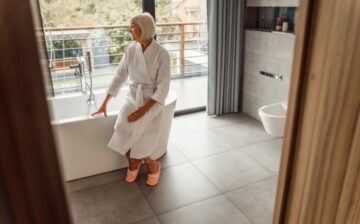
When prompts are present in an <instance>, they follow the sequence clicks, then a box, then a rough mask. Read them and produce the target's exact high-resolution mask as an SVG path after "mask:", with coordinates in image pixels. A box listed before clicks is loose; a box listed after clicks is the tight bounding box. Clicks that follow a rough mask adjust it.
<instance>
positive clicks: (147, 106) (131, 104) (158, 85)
mask: <svg viewBox="0 0 360 224" xmlns="http://www.w3.org/2000/svg"><path fill="white" fill-rule="evenodd" d="M131 35H132V38H133V40H134V41H135V43H134V44H132V45H131V46H129V47H127V49H126V50H125V54H124V56H123V57H122V59H121V61H120V63H119V65H118V67H117V69H116V75H115V77H114V79H113V81H112V83H111V85H110V86H109V88H108V90H107V96H106V98H105V99H104V102H103V103H102V105H101V107H100V108H99V110H98V111H97V112H95V113H93V114H92V115H96V114H104V116H105V117H106V116H107V114H106V105H107V104H108V102H109V100H110V99H111V98H112V97H115V96H116V95H117V94H118V92H119V90H120V88H121V87H122V86H123V84H124V83H125V82H126V80H127V79H128V77H129V79H130V82H129V93H128V96H127V99H126V102H125V104H124V105H123V106H122V108H121V109H120V112H119V114H118V118H117V120H116V123H115V127H114V133H113V135H112V137H111V139H110V142H109V144H108V147H109V148H111V149H113V150H115V151H117V152H119V153H121V154H122V155H125V156H126V157H127V160H128V162H129V168H128V170H127V176H126V179H125V180H126V181H127V182H129V183H131V182H134V181H135V180H136V177H137V175H138V172H139V169H140V166H141V163H142V161H143V160H144V162H145V165H146V167H147V170H148V178H147V181H146V184H147V185H150V186H155V185H157V184H158V183H159V178H160V162H159V161H155V160H153V159H151V158H150V155H151V154H152V152H153V151H154V150H155V147H156V145H157V142H158V139H159V132H158V128H159V125H160V112H161V110H162V109H163V107H164V103H165V98H166V96H167V94H168V92H169V85H170V57H169V53H168V52H167V50H166V49H165V48H163V47H162V46H161V45H160V44H159V43H157V42H156V41H155V40H154V39H153V38H154V36H155V23H154V20H153V18H152V16H151V15H150V14H148V13H144V14H141V15H137V16H134V17H132V18H131Z"/></svg>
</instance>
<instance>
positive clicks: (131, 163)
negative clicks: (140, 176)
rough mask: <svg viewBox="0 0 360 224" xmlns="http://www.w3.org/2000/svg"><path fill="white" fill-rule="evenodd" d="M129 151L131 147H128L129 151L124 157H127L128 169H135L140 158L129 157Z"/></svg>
mask: <svg viewBox="0 0 360 224" xmlns="http://www.w3.org/2000/svg"><path fill="white" fill-rule="evenodd" d="M130 151H131V149H129V151H128V152H127V153H126V154H125V155H126V158H127V160H128V162H129V169H130V170H135V169H137V167H138V165H139V163H141V159H133V158H130Z"/></svg>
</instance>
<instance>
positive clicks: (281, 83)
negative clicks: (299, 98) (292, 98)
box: [242, 30, 295, 120]
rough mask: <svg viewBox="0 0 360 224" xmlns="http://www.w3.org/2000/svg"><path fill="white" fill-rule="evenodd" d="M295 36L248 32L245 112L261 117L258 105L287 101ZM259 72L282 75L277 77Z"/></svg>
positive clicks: (245, 64)
mask: <svg viewBox="0 0 360 224" xmlns="http://www.w3.org/2000/svg"><path fill="white" fill-rule="evenodd" d="M294 43H295V35H293V34H289V33H278V32H262V31H253V30H246V31H245V52H244V79H243V103H242V110H243V113H245V114H247V115H249V116H251V117H253V118H255V119H257V120H260V118H259V115H258V109H259V107H261V106H263V105H267V104H272V103H277V102H282V101H287V99H288V93H289V86H290V75H291V67H292V58H293V51H294ZM260 71H265V72H269V73H274V74H278V75H282V77H283V80H276V79H274V78H270V77H267V76H263V75H260Z"/></svg>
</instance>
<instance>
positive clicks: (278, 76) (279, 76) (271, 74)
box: [260, 71, 283, 80]
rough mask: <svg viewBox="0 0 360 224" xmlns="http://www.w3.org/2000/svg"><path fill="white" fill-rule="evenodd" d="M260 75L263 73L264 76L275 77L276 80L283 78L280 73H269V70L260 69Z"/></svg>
mask: <svg viewBox="0 0 360 224" xmlns="http://www.w3.org/2000/svg"><path fill="white" fill-rule="evenodd" d="M260 75H264V76H267V77H270V78H274V79H277V80H282V79H283V78H282V75H278V74H273V73H270V72H264V71H260Z"/></svg>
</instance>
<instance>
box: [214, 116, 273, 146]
mask: <svg viewBox="0 0 360 224" xmlns="http://www.w3.org/2000/svg"><path fill="white" fill-rule="evenodd" d="M211 130H212V131H214V132H215V133H216V134H217V135H218V136H219V137H220V136H221V137H222V138H223V139H224V141H227V142H229V144H230V143H231V146H232V148H238V147H244V146H248V145H251V144H256V143H260V142H263V141H266V140H270V139H274V137H272V136H270V135H268V134H266V132H265V130H264V128H263V126H262V124H261V123H260V122H259V121H257V120H255V119H249V120H247V121H244V122H241V123H234V124H233V125H228V126H223V127H219V128H214V129H211Z"/></svg>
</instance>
